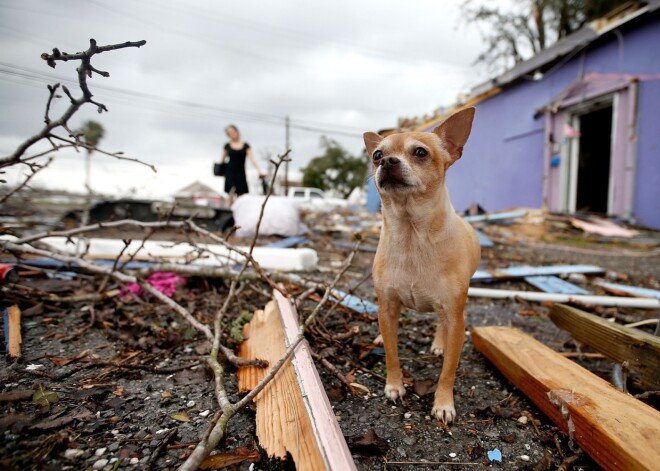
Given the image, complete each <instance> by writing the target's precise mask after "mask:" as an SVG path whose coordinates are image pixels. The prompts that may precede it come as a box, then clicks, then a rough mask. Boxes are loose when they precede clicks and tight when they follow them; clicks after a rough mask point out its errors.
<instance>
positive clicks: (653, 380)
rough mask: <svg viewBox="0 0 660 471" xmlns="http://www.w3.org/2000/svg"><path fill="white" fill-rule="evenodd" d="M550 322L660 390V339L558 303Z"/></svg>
mask: <svg viewBox="0 0 660 471" xmlns="http://www.w3.org/2000/svg"><path fill="white" fill-rule="evenodd" d="M550 320H552V322H554V323H555V324H556V325H557V327H559V328H560V329H564V330H566V331H568V332H570V333H571V335H572V336H573V338H575V340H577V341H579V342H582V343H584V344H586V345H589V346H590V347H593V348H594V349H595V350H597V351H599V352H600V353H602V354H604V355H606V356H607V357H609V358H611V359H612V360H614V361H616V362H618V363H623V362H624V361H627V362H628V367H629V368H631V369H633V370H635V371H639V373H640V375H641V379H642V381H643V382H644V383H646V384H647V385H650V386H651V387H653V388H655V389H660V337H656V336H655V335H651V334H648V333H646V332H644V331H642V330H639V329H633V328H630V327H626V326H623V325H619V324H615V323H612V322H609V321H606V320H605V319H603V318H602V317H598V316H595V315H593V314H590V313H588V312H584V311H581V310H579V309H575V308H572V307H569V306H565V305H563V304H555V305H554V307H553V308H552V311H551V312H550Z"/></svg>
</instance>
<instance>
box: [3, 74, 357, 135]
mask: <svg viewBox="0 0 660 471" xmlns="http://www.w3.org/2000/svg"><path fill="white" fill-rule="evenodd" d="M0 66H1V67H4V68H0V74H2V75H6V76H9V77H13V78H22V79H27V80H30V81H35V82H40V83H45V84H49V83H52V81H58V82H63V83H67V84H70V85H77V84H78V82H77V81H75V80H72V79H69V78H67V77H63V76H59V75H55V74H46V73H44V72H40V71H35V70H32V69H29V68H26V67H20V66H15V65H12V64H7V63H5V62H0ZM0 78H6V77H0ZM26 85H27V84H26ZM93 88H94V90H97V89H98V90H103V91H107V92H110V93H114V94H117V95H118V96H119V98H126V97H131V98H137V99H138V100H143V101H144V100H146V101H147V102H152V103H156V104H161V105H175V106H180V107H183V108H188V109H189V110H195V111H207V112H211V113H220V114H223V115H227V116H230V117H235V118H238V119H242V120H248V121H254V122H260V123H263V124H268V125H272V126H283V125H284V123H285V117H284V116H280V115H275V114H269V113H260V112H253V111H243V110H236V109H230V108H223V107H218V106H214V105H207V104H203V103H197V102H192V101H186V100H179V99H174V98H168V97H163V96H159V95H154V94H150V93H144V92H136V91H132V90H125V89H120V88H115V87H108V86H104V85H94V86H93ZM111 98H112V99H116V98H117V97H111ZM124 104H128V105H130V106H137V103H135V100H130V101H126V102H124ZM207 116H208V115H207ZM308 123H312V124H311V125H310V124H308ZM290 126H291V128H292V129H298V130H300V131H308V132H314V133H326V134H329V135H341V136H346V137H353V138H361V137H362V134H361V133H360V132H359V131H358V130H357V129H355V128H348V127H343V129H340V128H339V127H333V126H331V125H326V124H323V123H321V124H319V123H316V122H314V121H306V120H291V123H290Z"/></svg>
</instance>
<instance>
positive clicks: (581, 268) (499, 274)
mask: <svg viewBox="0 0 660 471" xmlns="http://www.w3.org/2000/svg"><path fill="white" fill-rule="evenodd" d="M604 271H605V269H604V268H601V267H597V266H594V265H550V266H547V267H529V266H520V267H508V268H500V269H497V270H490V271H489V270H477V272H476V273H475V274H474V275H473V276H472V281H491V280H505V279H510V278H525V277H527V276H547V275H562V274H566V273H603V272H604Z"/></svg>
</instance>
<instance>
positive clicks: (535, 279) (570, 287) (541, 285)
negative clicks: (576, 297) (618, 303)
mask: <svg viewBox="0 0 660 471" xmlns="http://www.w3.org/2000/svg"><path fill="white" fill-rule="evenodd" d="M525 281H526V282H527V283H529V284H530V285H532V286H534V287H536V288H538V289H540V290H541V291H545V292H546V293H558V294H591V293H590V292H589V291H587V290H586V289H583V288H580V287H579V286H575V285H574V284H573V283H569V282H568V281H564V280H562V279H561V278H558V277H556V276H526V277H525Z"/></svg>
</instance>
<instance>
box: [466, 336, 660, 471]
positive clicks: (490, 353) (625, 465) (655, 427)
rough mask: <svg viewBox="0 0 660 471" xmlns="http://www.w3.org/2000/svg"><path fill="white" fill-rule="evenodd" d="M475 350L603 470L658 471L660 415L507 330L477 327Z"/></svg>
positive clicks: (559, 357) (533, 342)
mask: <svg viewBox="0 0 660 471" xmlns="http://www.w3.org/2000/svg"><path fill="white" fill-rule="evenodd" d="M472 342H473V343H474V346H475V347H476V348H477V349H478V350H479V351H480V352H481V353H483V354H484V356H485V357H486V358H488V360H490V361H491V362H492V363H493V364H494V365H495V366H496V367H497V368H498V369H499V370H500V371H501V372H502V373H503V374H504V376H506V377H507V378H508V379H509V381H511V382H512V383H513V384H514V385H515V386H516V387H517V388H519V389H520V390H521V391H522V392H523V393H525V395H526V396H527V397H529V398H530V399H531V400H532V401H533V402H534V403H535V404H536V405H537V406H538V407H539V409H541V410H542V411H543V412H544V413H545V414H546V415H547V416H548V417H550V418H551V419H552V420H553V421H554V422H555V423H556V424H557V425H559V426H560V427H561V428H562V429H563V430H564V431H566V432H568V433H570V434H572V435H573V437H574V438H575V440H577V442H578V444H579V445H580V447H582V449H584V450H585V451H586V452H587V453H589V455H590V456H591V457H592V458H593V459H594V460H595V461H596V462H597V463H598V464H600V465H601V466H602V467H603V468H604V469H611V470H621V469H635V470H637V469H648V470H652V469H658V463H660V449H659V448H658V443H660V412H658V411H656V410H655V409H653V408H652V407H650V406H648V405H646V404H644V403H643V402H641V401H639V400H637V399H635V398H633V397H631V396H628V395H627V394H624V393H622V392H621V391H619V390H617V389H615V388H614V387H613V386H612V385H610V384H609V383H607V382H606V381H604V380H603V379H601V378H599V377H597V376H596V375H594V374H592V373H591V372H589V371H587V370H585V369H584V368H582V367H581V366H579V365H577V364H576V363H573V362H572V361H571V360H568V359H566V358H564V357H562V356H561V355H559V354H558V353H557V352H555V351H553V350H551V349H550V348H548V347H546V346H545V345H543V344H542V343H540V342H538V341H536V340H534V339H533V338H532V337H530V336H528V335H526V334H524V333H522V332H521V331H519V330H517V329H515V328H511V327H477V328H475V329H473V330H472Z"/></svg>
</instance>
